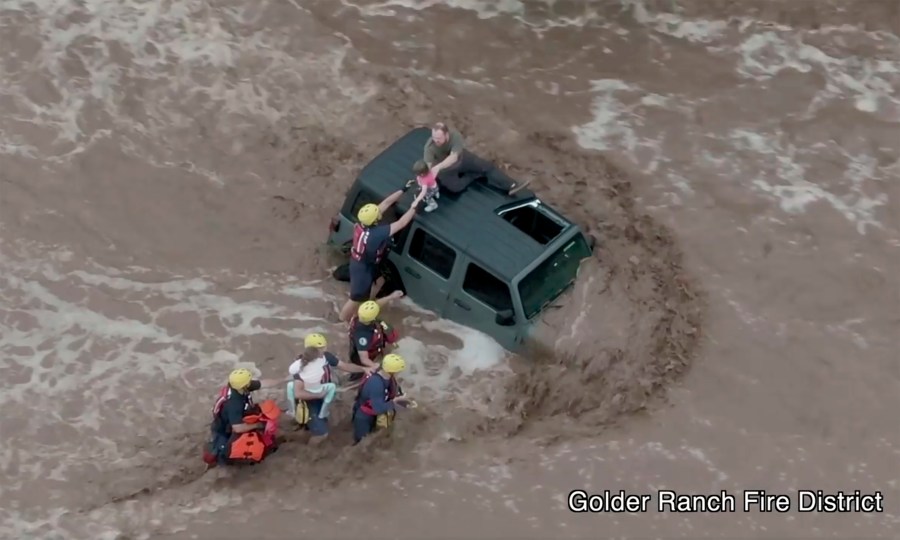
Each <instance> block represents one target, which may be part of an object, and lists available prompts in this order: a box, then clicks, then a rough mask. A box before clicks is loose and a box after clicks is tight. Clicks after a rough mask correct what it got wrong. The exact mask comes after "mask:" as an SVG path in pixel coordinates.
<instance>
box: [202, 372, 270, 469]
mask: <svg viewBox="0 0 900 540" xmlns="http://www.w3.org/2000/svg"><path fill="white" fill-rule="evenodd" d="M232 391H233V390H232V388H231V387H230V386H228V385H225V386H224V387H223V388H222V389H221V390H220V391H219V396H218V398H217V399H216V403H215V405H214V406H213V416H218V415H219V413H221V412H222V407H223V406H224V405H225V402H226V401H228V398H229V397H231V392H232ZM246 398H247V405H246V407H245V411H246V414H245V415H244V418H243V422H244V423H245V424H256V423H258V422H265V423H269V422H272V423H277V421H278V417H279V416H281V409H280V408H279V407H278V404H277V403H276V402H275V400H272V399H267V400H265V401H263V402H262V403H260V404H259V405H258V406H257V405H255V404H254V403H253V398H252V397H250V395H249V394H248V395H247V396H246ZM228 431H229V432H231V426H228ZM276 431H277V429H276V426H273V428H272V429H267V430H266V431H265V432H262V433H260V432H259V431H256V430H254V431H247V432H244V433H239V434H234V433H232V440H231V447H230V451H229V453H228V459H230V460H236V461H251V462H256V463H258V462H260V461H262V460H263V458H264V457H265V455H266V450H268V449H269V448H271V447H273V446H274V445H275V434H276Z"/></svg>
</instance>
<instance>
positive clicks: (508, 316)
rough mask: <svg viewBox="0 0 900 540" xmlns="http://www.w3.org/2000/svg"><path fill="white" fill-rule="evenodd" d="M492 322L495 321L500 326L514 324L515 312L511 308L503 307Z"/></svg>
mask: <svg viewBox="0 0 900 540" xmlns="http://www.w3.org/2000/svg"><path fill="white" fill-rule="evenodd" d="M494 322H496V323H497V324H498V325H500V326H515V325H516V314H515V313H514V312H513V310H511V309H504V310H503V311H501V312H499V313H497V317H495V318H494Z"/></svg>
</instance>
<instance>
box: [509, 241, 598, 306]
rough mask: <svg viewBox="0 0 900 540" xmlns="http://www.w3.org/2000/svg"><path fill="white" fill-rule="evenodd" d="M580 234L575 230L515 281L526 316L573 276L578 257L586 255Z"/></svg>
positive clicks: (578, 261) (565, 284)
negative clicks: (539, 262)
mask: <svg viewBox="0 0 900 540" xmlns="http://www.w3.org/2000/svg"><path fill="white" fill-rule="evenodd" d="M590 254H591V249H590V248H589V247H588V244H587V241H586V240H585V239H584V235H581V234H579V235H578V236H576V237H575V238H573V239H572V240H570V241H569V242H568V243H566V244H565V245H564V246H563V247H561V248H559V250H558V251H556V253H554V254H553V255H550V256H549V257H547V259H546V260H544V262H542V263H541V264H539V265H538V266H537V268H535V269H534V270H532V271H531V273H529V274H528V275H527V276H525V278H524V279H523V280H522V281H520V282H519V296H521V297H522V307H523V308H524V309H525V316H526V317H528V318H529V319H530V318H532V317H533V316H535V315H536V314H537V313H538V312H540V311H541V309H543V307H544V306H545V305H547V304H548V303H549V302H552V301H553V300H555V299H556V297H558V296H559V295H560V294H562V292H563V291H564V290H566V288H567V287H568V286H569V285H570V284H571V283H572V282H573V281H574V280H575V276H576V274H577V273H578V266H579V265H580V263H581V260H582V259H584V258H585V257H588V256H590Z"/></svg>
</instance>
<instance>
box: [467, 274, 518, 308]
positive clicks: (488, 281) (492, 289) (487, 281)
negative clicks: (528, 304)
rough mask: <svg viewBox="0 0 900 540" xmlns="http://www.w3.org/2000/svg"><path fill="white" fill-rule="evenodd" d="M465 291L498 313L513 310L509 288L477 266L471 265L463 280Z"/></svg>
mask: <svg viewBox="0 0 900 540" xmlns="http://www.w3.org/2000/svg"><path fill="white" fill-rule="evenodd" d="M463 290H464V291H466V292H467V293H468V294H470V295H472V297H474V298H477V299H478V300H481V301H482V302H484V303H485V304H487V305H489V306H491V307H492V308H494V309H495V310H496V311H503V310H507V309H512V307H513V305H512V294H511V293H510V292H509V286H508V285H507V284H506V283H504V282H502V281H500V280H499V279H498V278H496V277H494V275H493V274H491V273H489V272H488V271H487V270H484V269H483V268H481V267H480V266H478V265H476V264H471V263H470V264H469V268H467V269H466V277H465V279H464V280H463Z"/></svg>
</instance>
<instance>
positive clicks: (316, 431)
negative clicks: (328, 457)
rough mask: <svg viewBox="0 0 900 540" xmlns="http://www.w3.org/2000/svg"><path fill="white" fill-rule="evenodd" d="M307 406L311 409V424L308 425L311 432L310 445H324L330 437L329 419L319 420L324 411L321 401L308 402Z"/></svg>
mask: <svg viewBox="0 0 900 540" xmlns="http://www.w3.org/2000/svg"><path fill="white" fill-rule="evenodd" d="M306 404H307V406H308V407H309V422H307V424H306V428H307V429H308V430H309V434H310V437H309V444H313V445H316V444H322V441H324V440H325V439H326V438H327V437H328V419H327V418H319V413H320V412H321V411H322V402H321V401H318V400H317V401H307V402H306Z"/></svg>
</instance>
